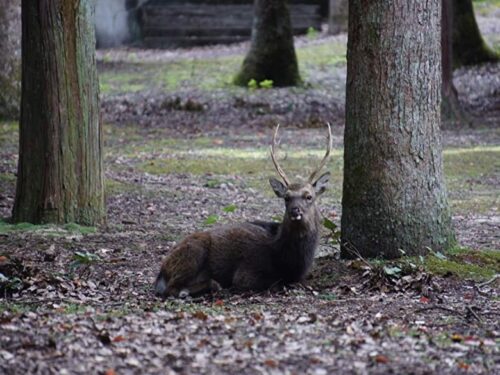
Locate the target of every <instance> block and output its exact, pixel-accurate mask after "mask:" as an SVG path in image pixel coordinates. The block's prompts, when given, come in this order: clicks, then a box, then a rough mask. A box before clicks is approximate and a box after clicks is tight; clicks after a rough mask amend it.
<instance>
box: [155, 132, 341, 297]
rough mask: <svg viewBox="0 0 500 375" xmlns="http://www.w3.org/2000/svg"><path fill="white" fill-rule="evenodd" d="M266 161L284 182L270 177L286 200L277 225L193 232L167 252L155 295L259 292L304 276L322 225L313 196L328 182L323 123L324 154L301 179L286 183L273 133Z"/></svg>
mask: <svg viewBox="0 0 500 375" xmlns="http://www.w3.org/2000/svg"><path fill="white" fill-rule="evenodd" d="M278 129H279V125H278V126H277V127H276V131H275V132H274V136H273V140H272V144H271V159H272V161H273V164H274V166H275V168H276V171H277V172H278V174H279V175H280V177H281V178H282V180H283V182H284V183H282V182H280V181H278V180H277V179H275V178H270V179H269V182H270V184H271V187H272V188H273V190H274V193H275V194H276V195H277V196H278V197H280V198H283V199H284V201H285V215H284V217H283V222H282V223H273V222H262V221H254V222H246V223H240V224H235V225H227V226H222V227H220V228H218V229H214V230H210V231H207V232H196V233H193V234H191V235H189V236H188V237H186V238H185V239H184V240H183V241H182V242H180V243H179V244H178V245H177V246H176V247H175V248H174V249H173V250H172V252H171V253H170V254H169V255H167V257H166V258H165V260H164V262H163V265H162V267H161V270H160V273H159V275H158V277H157V278H156V281H155V284H154V289H155V293H156V294H157V295H159V296H162V297H166V296H175V297H177V296H179V297H185V296H187V295H197V294H202V293H206V292H210V291H214V290H218V289H220V288H221V287H231V286H232V287H234V288H235V289H238V290H263V289H267V288H270V287H271V286H273V285H275V284H279V283H284V284H287V283H293V282H298V281H301V280H303V278H304V277H305V276H306V274H307V273H308V271H309V270H310V268H311V265H312V262H313V258H314V254H315V251H316V248H317V246H318V240H319V231H320V226H321V219H320V213H319V210H318V208H317V206H316V200H317V198H318V196H319V195H321V194H322V193H323V192H324V191H325V189H326V185H327V183H328V180H329V177H330V174H329V172H326V173H325V174H323V175H321V176H320V177H319V178H317V179H316V177H317V175H318V174H319V172H320V171H321V169H322V168H323V167H324V166H325V164H326V162H327V160H328V156H329V155H330V150H331V147H332V135H331V129H330V125H328V144H327V149H326V154H325V156H324V157H323V160H322V161H321V163H320V165H319V167H318V168H316V169H315V170H314V172H313V173H312V174H311V175H310V176H309V178H308V180H307V182H305V183H291V182H290V180H289V179H288V178H287V176H286V175H285V173H284V172H283V169H282V168H281V167H280V165H279V164H278V162H277V160H276V156H275V146H276V135H277V134H278Z"/></svg>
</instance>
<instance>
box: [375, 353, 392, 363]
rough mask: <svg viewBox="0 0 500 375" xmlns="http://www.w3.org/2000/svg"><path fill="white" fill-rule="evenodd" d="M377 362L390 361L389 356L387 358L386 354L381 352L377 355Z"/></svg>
mask: <svg viewBox="0 0 500 375" xmlns="http://www.w3.org/2000/svg"><path fill="white" fill-rule="evenodd" d="M375 362H377V363H389V358H387V357H386V356H385V355H382V354H379V355H377V356H375Z"/></svg>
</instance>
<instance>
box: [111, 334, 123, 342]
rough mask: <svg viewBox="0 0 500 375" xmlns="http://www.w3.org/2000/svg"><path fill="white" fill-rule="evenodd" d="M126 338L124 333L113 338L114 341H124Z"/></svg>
mask: <svg viewBox="0 0 500 375" xmlns="http://www.w3.org/2000/svg"><path fill="white" fill-rule="evenodd" d="M125 340H126V339H125V337H123V336H122V335H118V336H116V337H114V338H113V342H122V341H125Z"/></svg>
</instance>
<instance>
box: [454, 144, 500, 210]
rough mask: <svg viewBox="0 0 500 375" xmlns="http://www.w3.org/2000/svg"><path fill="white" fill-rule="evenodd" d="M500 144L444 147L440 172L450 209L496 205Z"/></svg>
mask: <svg viewBox="0 0 500 375" xmlns="http://www.w3.org/2000/svg"><path fill="white" fill-rule="evenodd" d="M499 160H500V147H498V146H486V147H473V148H454V149H447V150H445V151H444V172H445V177H446V183H447V186H448V191H449V192H450V204H451V207H452V209H453V211H454V212H460V213H462V212H464V213H466V212H476V213H482V212H488V211H489V210H491V208H492V207H497V206H498V192H497V190H498V189H497V186H496V184H497V181H498V180H500V175H499V174H500V161H499Z"/></svg>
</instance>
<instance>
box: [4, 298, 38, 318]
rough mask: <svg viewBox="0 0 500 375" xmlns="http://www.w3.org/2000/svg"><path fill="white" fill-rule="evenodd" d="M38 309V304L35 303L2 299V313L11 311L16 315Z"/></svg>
mask: <svg viewBox="0 0 500 375" xmlns="http://www.w3.org/2000/svg"><path fill="white" fill-rule="evenodd" d="M37 309H38V306H36V305H33V304H24V303H12V302H5V301H0V314H2V313H3V312H10V313H12V314H15V315H20V314H24V313H27V312H30V311H36V310H37Z"/></svg>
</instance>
